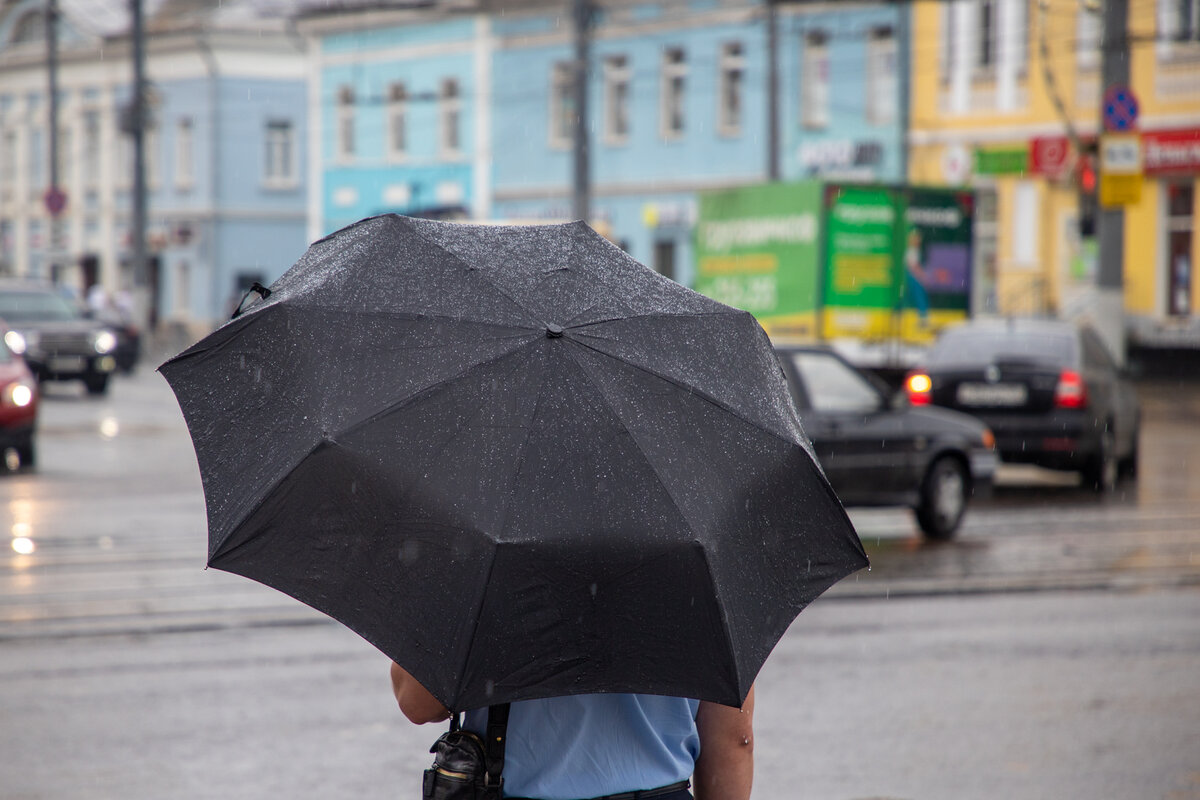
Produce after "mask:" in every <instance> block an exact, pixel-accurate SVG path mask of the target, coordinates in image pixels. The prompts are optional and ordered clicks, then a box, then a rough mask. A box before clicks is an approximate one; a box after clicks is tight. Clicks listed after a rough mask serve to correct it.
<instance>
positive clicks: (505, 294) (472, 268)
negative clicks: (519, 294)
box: [396, 214, 541, 321]
mask: <svg viewBox="0 0 1200 800" xmlns="http://www.w3.org/2000/svg"><path fill="white" fill-rule="evenodd" d="M396 216H397V217H400V215H398V214H397V215H396ZM400 218H401V219H405V220H410V219H412V218H411V217H400ZM409 227H410V229H412V231H413V232H414V233H415V234H416V235H417V237H418V238H420V239H421V240H422V241H424V242H426V243H427V244H430V245H433V246H434V247H436V248H437V249H439V250H441V251H442V252H443V253H445V254H446V255H448V256H450V257H451V258H453V259H454V260H455V261H457V262H458V263H459V264H462V265H463V266H464V267H466V269H467V270H468V271H469V272H475V273H477V274H478V275H479V277H480V278H482V279H483V280H485V281H487V282H488V284H489V285H491V287H492V288H493V289H494V290H495V291H496V293H497V294H499V295H500V296H501V297H504V298H506V299H507V300H508V301H509V302H511V303H512V304H513V305H514V306H516V307H517V308H519V309H520V310H521V311H524V312H525V313H526V314H528V315H529V316H530V317H532V318H534V319H535V320H538V321H541V320H540V319H539V318H538V316H537V315H536V314H535V313H534V312H533V310H532V309H530V308H527V307H526V306H525V305H524V304H523V303H522V302H521V301H519V300H517V298H515V297H513V296H512V295H511V294H509V293H508V292H506V291H504V289H503V288H501V286H500V284H498V283H496V281H494V280H493V279H492V277H491V276H490V275H488V274H487V273H486V272H484V271H483V270H481V269H479V268H478V267H475V266H473V265H472V264H471V263H470V262H469V261H467V260H466V259H465V258H463V257H462V256H460V255H459V254H458V253H456V252H454V251H453V250H451V249H450V248H448V247H446V246H445V245H444V244H442V243H441V242H439V241H437V240H435V239H431V238H430V237H429V236H427V235H425V232H424V231H423V230H421V229H420V225H411V224H410V225H409Z"/></svg>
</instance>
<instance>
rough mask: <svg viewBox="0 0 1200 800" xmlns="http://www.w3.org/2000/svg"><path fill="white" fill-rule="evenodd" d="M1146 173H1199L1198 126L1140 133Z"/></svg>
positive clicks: (1199, 140)
mask: <svg viewBox="0 0 1200 800" xmlns="http://www.w3.org/2000/svg"><path fill="white" fill-rule="evenodd" d="M1142 166H1143V169H1144V171H1145V173H1146V174H1147V175H1163V174H1167V173H1176V174H1178V173H1193V174H1195V173H1200V128H1192V129H1189V130H1176V131H1157V132H1155V133H1144V134H1142Z"/></svg>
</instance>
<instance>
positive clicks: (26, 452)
mask: <svg viewBox="0 0 1200 800" xmlns="http://www.w3.org/2000/svg"><path fill="white" fill-rule="evenodd" d="M17 458H18V459H19V460H20V462H21V466H22V467H23V468H25V469H33V468H34V466H35V465H36V464H37V449H36V448H35V447H34V446H33V437H32V436H30V437H29V438H28V439H26V440H25V441H24V442H23V443H22V444H20V445H18V446H17Z"/></svg>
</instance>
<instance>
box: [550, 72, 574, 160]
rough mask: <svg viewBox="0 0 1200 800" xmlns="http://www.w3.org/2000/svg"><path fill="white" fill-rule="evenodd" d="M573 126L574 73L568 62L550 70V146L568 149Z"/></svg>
mask: <svg viewBox="0 0 1200 800" xmlns="http://www.w3.org/2000/svg"><path fill="white" fill-rule="evenodd" d="M574 125H575V71H574V70H573V69H572V68H571V62H569V61H556V62H555V63H554V66H553V67H552V68H551V70H550V146H551V147H558V148H563V147H569V146H570V144H571V136H572V133H573V128H574Z"/></svg>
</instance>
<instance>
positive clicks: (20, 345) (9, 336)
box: [4, 331, 27, 356]
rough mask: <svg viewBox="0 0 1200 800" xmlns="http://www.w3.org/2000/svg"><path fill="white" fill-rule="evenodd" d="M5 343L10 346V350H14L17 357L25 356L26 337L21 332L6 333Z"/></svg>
mask: <svg viewBox="0 0 1200 800" xmlns="http://www.w3.org/2000/svg"><path fill="white" fill-rule="evenodd" d="M4 343H5V344H6V345H8V349H9V350H12V351H13V352H14V353H16V354H17V355H19V356H23V355H25V348H26V346H27V345H26V342H25V337H24V336H22V335H21V333H20V332H19V331H6V332H5V334H4Z"/></svg>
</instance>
